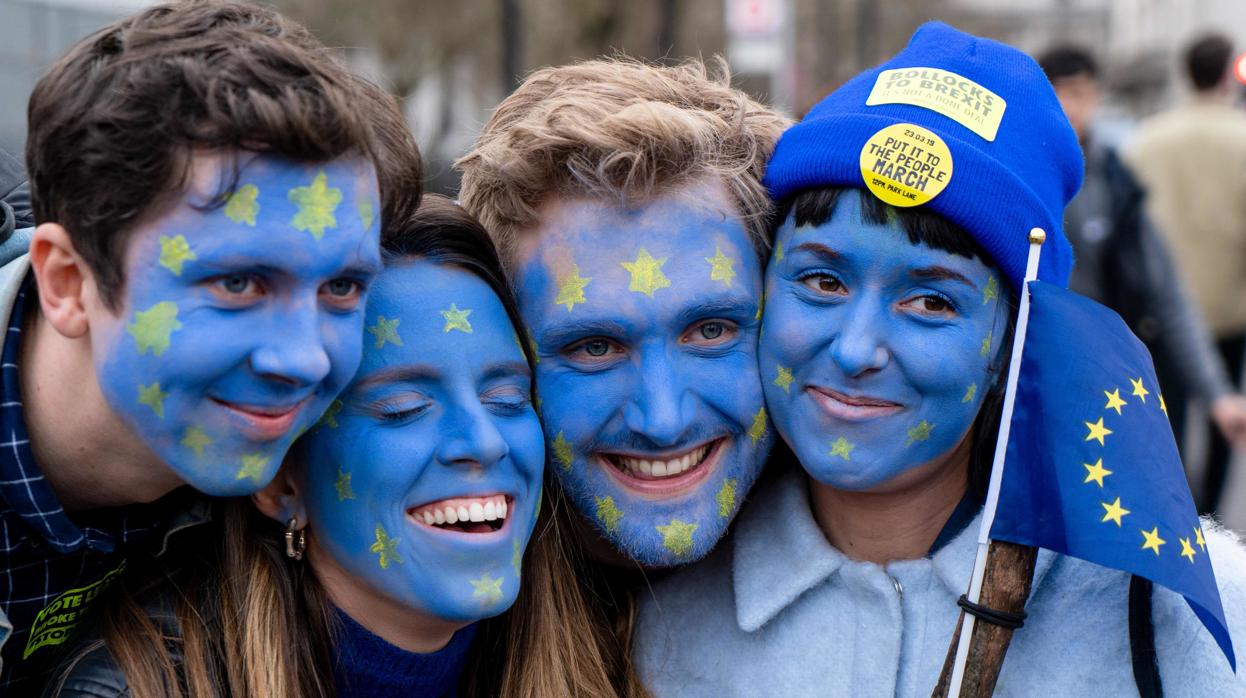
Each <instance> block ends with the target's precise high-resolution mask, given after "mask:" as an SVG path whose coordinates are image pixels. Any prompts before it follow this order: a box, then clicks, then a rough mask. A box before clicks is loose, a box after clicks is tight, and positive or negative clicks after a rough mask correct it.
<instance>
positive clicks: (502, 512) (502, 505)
mask: <svg viewBox="0 0 1246 698" xmlns="http://www.w3.org/2000/svg"><path fill="white" fill-rule="evenodd" d="M508 508H509V507H508V506H507V504H506V497H502V501H500V502H498V518H499V519H505V518H506V510H507V509H508Z"/></svg>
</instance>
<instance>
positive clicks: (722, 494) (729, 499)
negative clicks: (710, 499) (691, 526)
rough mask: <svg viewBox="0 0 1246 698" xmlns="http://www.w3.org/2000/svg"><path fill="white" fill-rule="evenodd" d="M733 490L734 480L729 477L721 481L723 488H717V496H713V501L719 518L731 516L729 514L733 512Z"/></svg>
mask: <svg viewBox="0 0 1246 698" xmlns="http://www.w3.org/2000/svg"><path fill="white" fill-rule="evenodd" d="M735 490H736V479H735V478H733V477H729V478H727V479H726V480H723V486H722V487H720V488H718V494H716V495H714V501H716V502H718V516H719V518H723V519H725V518H727V517H728V516H731V512H733V511H735Z"/></svg>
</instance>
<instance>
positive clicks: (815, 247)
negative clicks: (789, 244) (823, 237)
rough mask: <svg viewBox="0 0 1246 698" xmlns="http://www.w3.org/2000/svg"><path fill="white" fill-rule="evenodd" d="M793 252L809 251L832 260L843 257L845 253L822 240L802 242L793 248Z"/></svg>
mask: <svg viewBox="0 0 1246 698" xmlns="http://www.w3.org/2000/svg"><path fill="white" fill-rule="evenodd" d="M791 252H809V253H811V254H814V255H817V256H819V257H821V258H823V259H825V260H827V261H831V262H833V261H836V260H839V259H843V255H841V254H840V253H838V252H836V251H835V250H832V249H831V248H829V247H827V246H826V245H823V244H822V243H820V242H802V243H800V244H799V245H797V246H796V247H794V248H792V250H791ZM789 254H791V253H790V252H789Z"/></svg>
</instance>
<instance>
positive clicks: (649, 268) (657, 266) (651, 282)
mask: <svg viewBox="0 0 1246 698" xmlns="http://www.w3.org/2000/svg"><path fill="white" fill-rule="evenodd" d="M619 264H621V265H622V266H623V268H624V269H626V270H628V271H630V272H631V273H632V281H631V283H630V284H628V286H627V290H629V291H635V292H636V293H643V294H645V295H646V296H649V297H650V298H653V292H654V291H656V290H658V289H660V288H669V287H670V285H671V280H670V279H668V278H666V274H663V273H662V265H663V264H666V257H662V258H661V259H654V258H653V256H652V255H650V254H649V252H648V250H646V249H645V248H643V247H642V248H640V251H639V252H637V253H636V261H635V262H619Z"/></svg>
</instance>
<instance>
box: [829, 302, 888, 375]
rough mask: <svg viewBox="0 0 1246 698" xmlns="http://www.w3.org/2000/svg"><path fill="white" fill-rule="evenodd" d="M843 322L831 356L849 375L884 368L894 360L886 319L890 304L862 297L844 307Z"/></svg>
mask: <svg viewBox="0 0 1246 698" xmlns="http://www.w3.org/2000/svg"><path fill="white" fill-rule="evenodd" d="M841 318H842V320H843V326H842V327H840V328H839V332H838V333H836V334H835V335H834V336H833V337H832V339H831V347H830V354H831V359H832V360H833V361H834V362H835V364H836V365H838V366H839V369H840V371H842V372H843V374H844V375H845V376H848V377H858V376H864V375H867V374H869V373H870V372H873V371H879V370H882V369H883V368H884V367H885V366H886V365H887V363H888V362H889V361H890V360H891V352H890V351H889V350H888V349H887V343H886V338H885V337H886V332H885V327H884V325H885V323H886V318H887V308H885V307H882V306H881V304H879V303H870V302H867V301H864V300H862V301H859V302H857V303H853V304H852V305H850V306H849V307H847V308H845V309H844V314H843V315H842V316H841Z"/></svg>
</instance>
